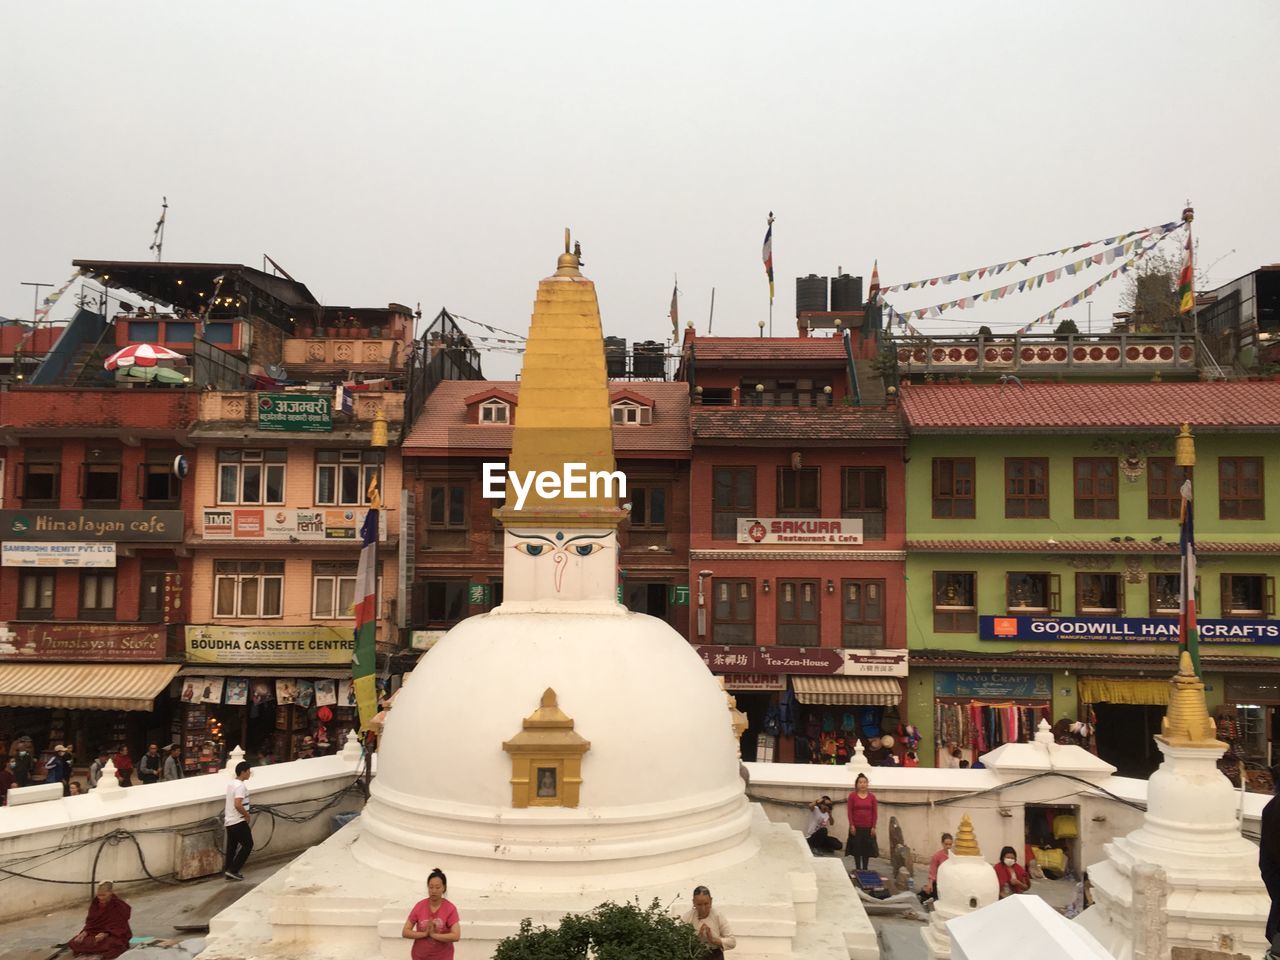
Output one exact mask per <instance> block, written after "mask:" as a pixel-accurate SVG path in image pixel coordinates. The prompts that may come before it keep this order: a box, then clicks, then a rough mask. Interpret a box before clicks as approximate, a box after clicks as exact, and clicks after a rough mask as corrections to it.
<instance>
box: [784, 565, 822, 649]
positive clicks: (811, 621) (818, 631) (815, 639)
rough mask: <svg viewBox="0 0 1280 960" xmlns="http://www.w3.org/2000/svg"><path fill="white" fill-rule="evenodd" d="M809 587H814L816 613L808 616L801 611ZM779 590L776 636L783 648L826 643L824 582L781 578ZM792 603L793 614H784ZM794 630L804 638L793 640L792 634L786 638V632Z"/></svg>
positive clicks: (814, 610)
mask: <svg viewBox="0 0 1280 960" xmlns="http://www.w3.org/2000/svg"><path fill="white" fill-rule="evenodd" d="M806 588H809V589H812V590H813V600H812V601H811V602H812V604H813V616H812V617H806V616H803V615H801V614H800V612H799V611H800V605H801V604H802V603H804V601H803V600H801V596H802V595H803V593H804V591H805V589H806ZM773 589H774V590H775V591H777V600H776V601H775V609H776V612H777V621H776V623H775V628H774V629H775V638H776V640H777V643H778V646H780V647H820V646H822V581H821V580H817V579H810V578H808V577H802V578H799V579H792V578H790V577H788V578H786V579H784V580H779V581H778V582H777V583H776V584H775V585H774V588H773ZM788 592H791V593H792V595H793V597H794V599H793V600H790V601H788V600H787V593H788ZM786 604H790V606H791V608H792V612H791V614H790V615H787V614H784V612H783V607H784V605H786ZM793 630H794V632H796V633H803V634H804V636H802V638H801V639H800V640H793V639H791V638H790V637H784V631H785V632H787V633H790V632H792V631H793Z"/></svg>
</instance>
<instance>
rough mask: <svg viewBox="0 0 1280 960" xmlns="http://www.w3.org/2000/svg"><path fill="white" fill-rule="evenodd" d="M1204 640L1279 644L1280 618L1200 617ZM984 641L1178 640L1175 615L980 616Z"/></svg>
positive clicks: (980, 634) (1104, 641)
mask: <svg viewBox="0 0 1280 960" xmlns="http://www.w3.org/2000/svg"><path fill="white" fill-rule="evenodd" d="M1196 623H1197V626H1198V627H1199V630H1200V642H1201V643H1213V644H1229V643H1235V644H1280V620H1244V619H1240V620H1237V619H1235V618H1232V619H1229V620H1197V622H1196ZM978 635H979V636H980V637H981V638H982V639H983V640H1047V641H1051V642H1059V641H1079V642H1094V643H1177V642H1178V621H1177V618H1175V617H979V618H978Z"/></svg>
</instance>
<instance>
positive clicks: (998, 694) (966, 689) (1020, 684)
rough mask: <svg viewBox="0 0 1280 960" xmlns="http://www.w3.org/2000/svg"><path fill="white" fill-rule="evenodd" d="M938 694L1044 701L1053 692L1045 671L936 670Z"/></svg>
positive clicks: (934, 687)
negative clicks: (965, 671) (983, 671)
mask: <svg viewBox="0 0 1280 960" xmlns="http://www.w3.org/2000/svg"><path fill="white" fill-rule="evenodd" d="M933 692H934V695H935V696H939V697H982V698H984V699H993V698H999V699H1002V700H1048V699H1050V697H1052V695H1053V675H1052V674H1049V673H997V672H994V671H993V672H991V673H979V672H977V671H973V672H969V673H961V672H958V671H947V670H939V671H937V672H935V673H934V675H933Z"/></svg>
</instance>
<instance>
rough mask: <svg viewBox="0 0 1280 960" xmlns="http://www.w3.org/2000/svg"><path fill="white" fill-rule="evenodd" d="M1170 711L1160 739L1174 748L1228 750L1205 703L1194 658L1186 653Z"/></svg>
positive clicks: (1181, 659) (1174, 683)
mask: <svg viewBox="0 0 1280 960" xmlns="http://www.w3.org/2000/svg"><path fill="white" fill-rule="evenodd" d="M1169 685H1170V686H1171V687H1172V688H1173V689H1172V690H1170V691H1169V710H1168V712H1167V713H1166V714H1165V716H1164V720H1162V721H1161V722H1160V733H1159V735H1158V739H1160V740H1161V741H1163V742H1164V743H1167V744H1169V746H1171V747H1205V748H1207V749H1214V750H1220V751H1221V750H1225V749H1227V745H1226V744H1225V743H1223V742H1222V741H1220V740H1219V739H1218V728H1217V725H1216V724H1215V723H1214V722H1213V719H1212V718H1211V717H1210V716H1209V708H1208V707H1207V706H1206V704H1205V701H1204V682H1203V681H1202V680H1201V679H1200V678H1199V677H1197V676H1196V672H1195V670H1194V669H1193V668H1192V666H1191V654H1189V653H1188V652H1187V651H1185V650H1184V651H1182V656H1180V657H1179V658H1178V672H1177V673H1176V674H1175V675H1174V677H1173V679H1172V680H1170V681H1169Z"/></svg>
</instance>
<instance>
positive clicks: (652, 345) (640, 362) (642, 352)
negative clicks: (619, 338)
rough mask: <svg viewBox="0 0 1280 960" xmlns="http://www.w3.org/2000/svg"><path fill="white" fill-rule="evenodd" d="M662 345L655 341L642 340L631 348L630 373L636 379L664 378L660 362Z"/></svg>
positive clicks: (662, 366) (663, 369) (663, 366)
mask: <svg viewBox="0 0 1280 960" xmlns="http://www.w3.org/2000/svg"><path fill="white" fill-rule="evenodd" d="M662 351H663V347H662V344H660V343H658V342H657V341H655V340H642V341H640V342H639V343H636V344H635V345H634V346H633V347H632V357H631V372H632V373H633V374H635V375H636V376H637V377H645V378H648V379H653V380H661V379H663V377H664V376H665V373H666V371H665V365H664V364H663V362H662Z"/></svg>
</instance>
